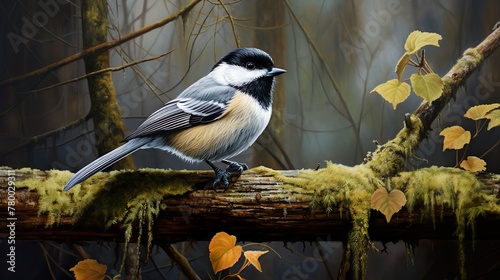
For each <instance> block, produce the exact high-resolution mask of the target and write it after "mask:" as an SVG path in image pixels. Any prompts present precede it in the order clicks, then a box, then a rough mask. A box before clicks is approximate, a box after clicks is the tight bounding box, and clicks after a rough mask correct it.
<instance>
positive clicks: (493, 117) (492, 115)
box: [486, 110, 500, 130]
mask: <svg viewBox="0 0 500 280" xmlns="http://www.w3.org/2000/svg"><path fill="white" fill-rule="evenodd" d="M486 118H487V119H489V120H490V123H489V124H488V130H490V129H492V128H494V127H497V126H500V110H493V111H491V112H489V113H488V114H487V115H486Z"/></svg>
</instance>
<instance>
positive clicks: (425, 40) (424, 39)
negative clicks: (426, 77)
mask: <svg viewBox="0 0 500 280" xmlns="http://www.w3.org/2000/svg"><path fill="white" fill-rule="evenodd" d="M441 39H443V37H441V35H439V34H437V33H432V32H421V31H418V30H416V31H413V32H412V33H410V35H408V38H407V39H406V43H405V50H406V51H407V52H408V53H409V54H414V53H416V52H418V50H420V49H421V48H422V47H424V46H427V45H432V46H436V47H439V43H438V41H439V40H441Z"/></svg>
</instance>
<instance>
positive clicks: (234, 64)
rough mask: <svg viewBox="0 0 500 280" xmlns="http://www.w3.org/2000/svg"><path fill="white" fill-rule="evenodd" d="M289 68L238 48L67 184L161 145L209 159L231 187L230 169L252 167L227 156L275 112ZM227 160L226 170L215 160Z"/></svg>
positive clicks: (220, 180)
mask: <svg viewBox="0 0 500 280" xmlns="http://www.w3.org/2000/svg"><path fill="white" fill-rule="evenodd" d="M285 72H286V71H285V70H283V69H280V68H276V67H274V63H273V60H272V58H271V56H270V55H269V54H267V53H266V52H264V51H262V50H259V49H255V48H242V49H236V50H234V51H232V52H230V53H228V54H227V55H225V56H224V57H223V58H221V59H220V60H219V61H218V62H217V63H216V64H215V65H214V67H213V68H212V70H211V71H210V73H208V75H206V76H205V77H203V78H201V79H199V80H198V81H197V82H195V83H194V84H192V85H191V86H190V87H188V88H187V89H186V90H184V91H183V92H182V93H181V94H180V95H179V96H178V97H177V98H176V99H174V100H172V101H170V102H168V103H166V104H165V105H164V106H163V107H162V108H160V109H159V110H157V111H156V112H154V113H153V114H151V116H149V118H147V119H146V120H145V121H144V122H143V123H142V124H141V125H140V126H139V127H138V128H137V129H136V130H135V131H134V132H132V134H130V135H129V136H127V137H125V139H124V140H123V141H125V142H126V143H125V144H124V145H122V146H120V147H118V148H116V149H114V150H112V151H111V152H109V153H107V154H105V155H103V156H102V157H100V158H98V159H96V160H94V161H93V162H92V163H90V164H89V165H87V166H85V167H84V168H82V169H81V170H80V171H78V172H77V173H76V174H75V175H73V177H71V179H69V181H68V182H67V183H66V186H64V191H68V190H70V189H71V188H72V187H74V186H75V185H76V184H78V183H81V182H83V181H84V180H86V179H87V178H89V177H90V176H92V175H94V174H95V173H97V172H99V171H101V170H103V169H106V168H107V167H109V166H110V165H112V164H113V163H115V162H117V161H119V160H120V159H122V158H124V157H126V156H127V155H129V154H131V153H133V152H135V151H137V150H139V149H150V148H155V149H161V150H165V151H168V152H171V153H173V154H175V155H177V156H179V157H180V158H182V159H184V160H187V161H190V162H195V161H205V162H206V163H207V164H208V165H210V167H212V168H213V170H214V171H215V180H214V184H213V186H214V188H215V186H217V185H219V184H220V183H222V184H224V186H225V188H226V189H227V187H228V185H229V180H230V179H231V172H233V171H238V172H240V173H241V172H243V170H246V169H248V166H247V165H246V164H244V163H237V162H232V161H229V160H227V159H228V158H231V157H234V156H236V155H238V154H239V153H241V152H242V151H244V150H246V149H247V148H248V147H250V145H252V144H253V143H254V142H255V140H257V137H259V135H260V134H261V133H262V132H263V131H264V129H265V128H266V126H267V124H268V123H269V119H270V118H271V110H272V99H273V87H274V77H275V76H277V75H280V74H283V73H285ZM214 161H221V162H223V163H225V164H227V165H228V167H227V169H226V170H222V169H220V168H219V167H217V166H215V165H214V164H213V163H212V162H214Z"/></svg>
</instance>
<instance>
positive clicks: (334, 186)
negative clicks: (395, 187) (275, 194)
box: [253, 162, 384, 279]
mask: <svg viewBox="0 0 500 280" xmlns="http://www.w3.org/2000/svg"><path fill="white" fill-rule="evenodd" d="M253 171H255V172H257V173H262V174H266V175H272V176H274V178H275V179H277V180H279V181H281V182H283V183H284V185H283V187H284V188H285V189H288V190H290V191H294V192H299V193H300V192H303V193H308V194H311V193H312V195H313V198H312V202H311V210H312V211H314V210H315V209H318V208H322V209H324V210H325V212H326V213H328V214H330V213H332V212H333V209H334V208H335V207H338V208H340V209H341V210H340V211H341V213H340V214H341V216H342V213H343V212H344V211H345V212H346V213H347V215H346V216H349V217H350V218H351V220H352V229H351V230H350V232H349V236H348V240H347V246H346V249H347V250H346V252H345V254H346V258H348V259H349V263H350V265H351V266H352V268H353V272H354V276H355V278H360V279H364V278H365V272H366V267H367V261H368V250H369V249H370V248H372V247H373V244H372V242H371V241H370V237H369V235H368V221H369V216H370V198H371V195H372V193H373V192H374V190H375V189H376V188H378V187H383V186H384V185H383V182H382V181H381V180H379V179H378V178H377V177H376V176H375V173H374V172H373V171H372V170H371V169H369V168H367V167H366V166H364V165H358V166H354V167H349V166H344V165H341V164H333V163H331V162H327V165H326V167H325V168H323V169H319V170H300V171H299V172H298V173H297V174H295V175H294V176H291V177H290V176H285V175H283V174H282V173H281V172H278V171H274V170H270V169H268V168H264V167H259V168H257V169H253Z"/></svg>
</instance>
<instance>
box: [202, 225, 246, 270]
mask: <svg viewBox="0 0 500 280" xmlns="http://www.w3.org/2000/svg"><path fill="white" fill-rule="evenodd" d="M208 250H209V251H210V254H209V257H210V262H211V263H212V268H213V269H214V272H215V273H217V272H219V271H222V270H224V269H226V268H230V267H232V266H233V265H234V264H235V263H236V262H237V261H238V259H239V258H240V256H241V252H242V251H243V248H241V246H240V245H236V236H234V235H229V234H227V233H225V232H219V233H217V234H215V235H214V237H213V238H212V240H211V241H210V244H209V245H208Z"/></svg>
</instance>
